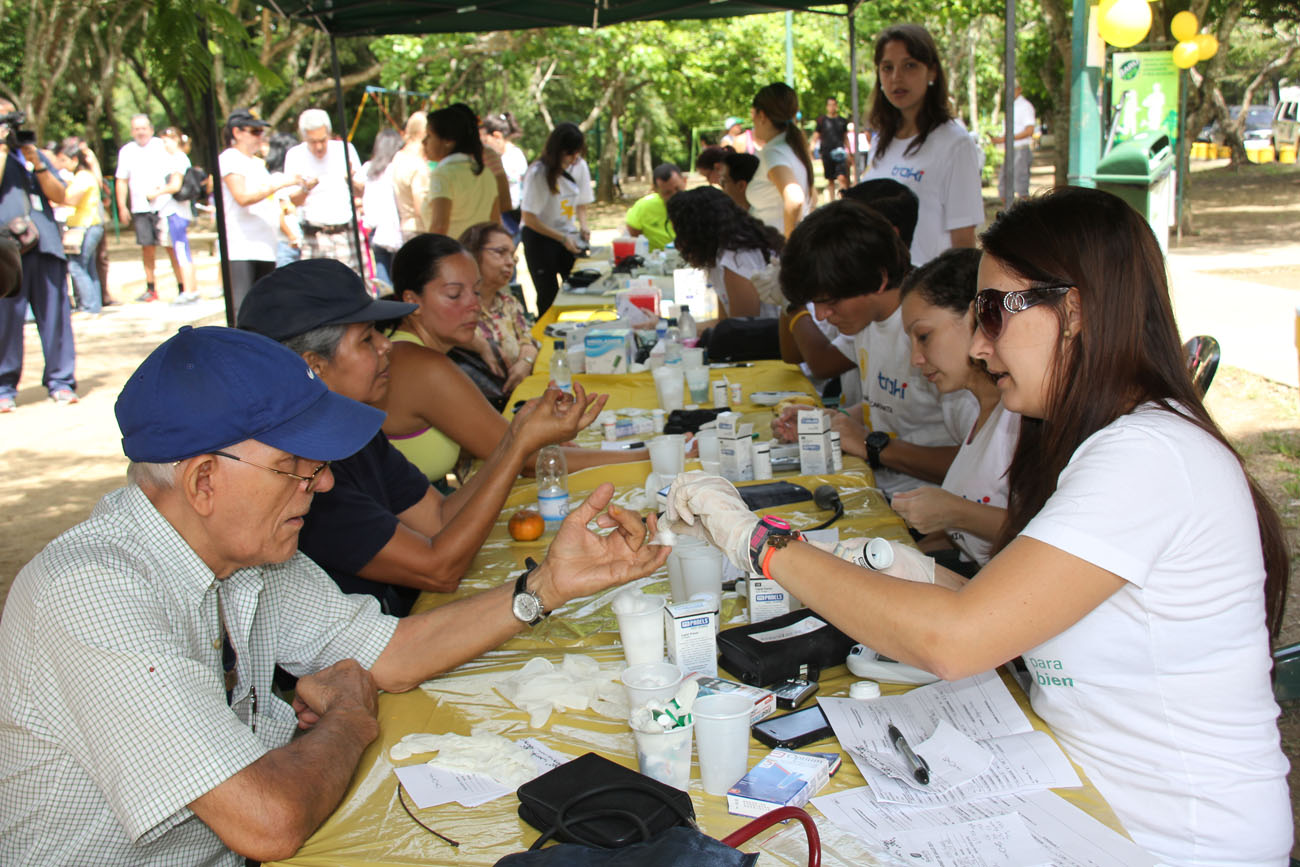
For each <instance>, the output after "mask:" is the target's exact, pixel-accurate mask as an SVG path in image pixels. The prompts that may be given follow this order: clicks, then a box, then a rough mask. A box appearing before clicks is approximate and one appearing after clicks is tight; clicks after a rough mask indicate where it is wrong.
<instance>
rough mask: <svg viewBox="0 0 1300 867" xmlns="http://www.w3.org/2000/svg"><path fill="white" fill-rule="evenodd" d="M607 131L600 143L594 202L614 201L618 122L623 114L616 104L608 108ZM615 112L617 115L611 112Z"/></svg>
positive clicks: (620, 107)
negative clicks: (598, 178)
mask: <svg viewBox="0 0 1300 867" xmlns="http://www.w3.org/2000/svg"><path fill="white" fill-rule="evenodd" d="M610 111H611V115H610V119H609V129H608V130H607V131H606V135H605V140H604V141H603V142H601V143H600V181H599V183H597V184H596V200H597V201H599V202H612V201H614V172H615V168H616V164H617V163H618V122H619V119H620V116H621V115H622V113H623V106H621V105H619V104H618V103H617V102H615V103H614V105H612V106H611V107H610ZM615 111H617V112H618V113H617V114H612V112H615Z"/></svg>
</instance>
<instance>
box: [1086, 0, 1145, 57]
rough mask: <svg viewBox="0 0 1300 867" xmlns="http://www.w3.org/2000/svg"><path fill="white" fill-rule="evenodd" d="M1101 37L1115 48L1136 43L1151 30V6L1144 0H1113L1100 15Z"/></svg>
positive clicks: (1099, 28) (1098, 27) (1126, 46)
mask: <svg viewBox="0 0 1300 867" xmlns="http://www.w3.org/2000/svg"><path fill="white" fill-rule="evenodd" d="M1097 29H1098V30H1099V31H1100V32H1101V38H1102V39H1104V40H1106V41H1107V42H1108V43H1110V44H1111V45H1113V46H1115V47H1116V48H1128V47H1129V46H1130V45H1137V44H1138V43H1139V42H1141V41H1142V40H1143V39H1145V38H1146V35H1147V32H1148V31H1150V30H1151V7H1150V6H1148V5H1147V3H1146V0H1115V2H1114V3H1112V4H1111V5H1110V8H1109V9H1107V10H1106V13H1105V14H1104V15H1102V16H1101V20H1100V22H1099V23H1098V26H1097Z"/></svg>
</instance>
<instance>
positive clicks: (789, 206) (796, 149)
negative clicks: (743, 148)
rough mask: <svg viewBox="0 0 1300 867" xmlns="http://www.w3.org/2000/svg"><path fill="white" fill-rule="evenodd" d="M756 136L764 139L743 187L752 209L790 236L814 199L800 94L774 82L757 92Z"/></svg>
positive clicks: (809, 156) (810, 161)
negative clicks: (752, 172) (754, 165)
mask: <svg viewBox="0 0 1300 867" xmlns="http://www.w3.org/2000/svg"><path fill="white" fill-rule="evenodd" d="M752 116H753V120H754V138H756V139H758V140H759V141H760V142H762V143H763V147H762V148H761V149H760V150H759V152H758V170H757V171H756V172H754V179H753V180H752V181H750V182H749V188H748V189H747V190H746V191H745V195H746V197H747V198H748V199H749V206H750V208H749V209H750V213H752V214H753V215H754V216H755V217H758V218H759V219H760V220H762V221H763V222H764V223H767V224H768V225H769V226H771V227H772V228H774V229H776V230H777V231H778V232H780V233H781V234H782V235H784V236H785V237H787V238H788V237H790V233H791V232H793V231H794V227H795V226H796V225H798V224H799V221H800V220H802V219H803V218H804V215H805V214H807V213H808V209H809V203H810V202H811V201H812V195H811V191H812V176H813V167H812V155H811V154H810V153H809V151H808V140H807V139H806V138H804V134H803V130H802V129H800V128H799V122H798V117H799V97H798V95H797V94H796V93H795V92H794V90H793V89H791V88H790V87H789V85H786V84H782V83H781V82H779V81H778V82H775V83H773V84H769V85H768V86H767V87H765V88H763V89H762V90H760V91H759V92H758V93H757V94H755V95H754V102H753V108H752Z"/></svg>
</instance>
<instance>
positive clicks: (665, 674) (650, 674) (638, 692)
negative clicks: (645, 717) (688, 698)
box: [619, 662, 685, 710]
mask: <svg viewBox="0 0 1300 867" xmlns="http://www.w3.org/2000/svg"><path fill="white" fill-rule="evenodd" d="M683 677H685V675H683V674H682V670H681V669H680V668H678V667H677V666H676V665H674V664H672V663H671V662H642V663H639V664H637V665H629V666H628V667H627V668H625V669H623V673H622V674H620V675H619V680H621V681H622V682H623V689H624V691H626V692H627V706H628V710H636V709H637V708H639V707H645V705H646V703H647V702H651V701H659V702H667V701H669V700H670V699H671V698H672V697H673V696H675V695H677V688H678V687H679V686H681V684H682V678H683Z"/></svg>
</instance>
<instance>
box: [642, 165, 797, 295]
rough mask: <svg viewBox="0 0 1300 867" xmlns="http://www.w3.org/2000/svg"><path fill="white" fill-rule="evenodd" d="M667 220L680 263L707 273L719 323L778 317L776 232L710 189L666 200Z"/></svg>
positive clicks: (778, 240) (780, 243)
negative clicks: (716, 304)
mask: <svg viewBox="0 0 1300 867" xmlns="http://www.w3.org/2000/svg"><path fill="white" fill-rule="evenodd" d="M668 219H669V220H671V221H672V224H673V230H674V231H675V232H676V233H677V237H676V240H675V241H674V246H675V247H676V248H677V252H678V253H680V254H681V256H682V258H683V259H685V260H686V264H687V265H690V266H691V267H692V268H702V269H704V270H706V271H708V272H709V282H710V284H711V285H712V286H713V291H714V292H715V293H717V296H718V316H719V318H720V319H726V318H728V317H730V316H760V317H766V318H771V319H775V318H776V317H777V315H779V313H780V308H779V307H778V305H777V304H776V299H778V298H780V297H781V286H780V280H779V273H780V255H781V247H782V246H783V245H784V243H785V239H784V238H782V237H781V233H780V232H778V231H777V230H776V229H773V228H772V227H771V226H768V225H765V224H763V223H762V222H760V221H759V220H758V219H756V218H755V217H752V216H750V215H749V214H747V213H745V212H744V211H742V210H741V209H740V208H739V207H737V206H736V203H735V202H733V201H732V200H731V197H730V196H728V195H727V194H726V193H724V192H722V191H721V190H718V189H714V188H713V187H696V188H695V189H693V190H685V191H683V192H680V193H677V194H676V195H675V196H673V197H672V198H671V199H669V200H668Z"/></svg>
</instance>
